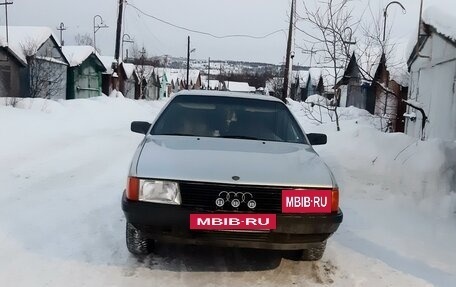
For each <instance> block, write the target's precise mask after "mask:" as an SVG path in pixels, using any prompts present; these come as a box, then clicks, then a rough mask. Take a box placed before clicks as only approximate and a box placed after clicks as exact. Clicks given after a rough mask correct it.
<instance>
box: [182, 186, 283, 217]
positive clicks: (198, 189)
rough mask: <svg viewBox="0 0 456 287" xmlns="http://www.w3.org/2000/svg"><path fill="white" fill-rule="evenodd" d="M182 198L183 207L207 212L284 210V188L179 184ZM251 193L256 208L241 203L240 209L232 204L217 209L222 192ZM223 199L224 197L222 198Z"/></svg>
mask: <svg viewBox="0 0 456 287" xmlns="http://www.w3.org/2000/svg"><path fill="white" fill-rule="evenodd" d="M179 187H180V192H181V196H182V206H187V207H194V208H199V209H202V210H205V211H242V212H248V211H252V212H274V213H280V212H281V210H282V188H279V187H261V186H242V185H220V184H210V183H189V182H181V183H179ZM223 191H225V192H234V193H244V194H246V193H250V194H252V199H253V200H255V202H256V207H255V208H254V209H251V208H249V207H248V206H247V204H246V202H243V203H241V205H240V206H239V207H238V208H233V207H232V205H231V204H230V203H226V204H225V205H224V206H223V207H217V205H216V203H215V201H216V199H217V198H219V197H220V196H219V194H220V193H221V192H223ZM222 197H223V196H222Z"/></svg>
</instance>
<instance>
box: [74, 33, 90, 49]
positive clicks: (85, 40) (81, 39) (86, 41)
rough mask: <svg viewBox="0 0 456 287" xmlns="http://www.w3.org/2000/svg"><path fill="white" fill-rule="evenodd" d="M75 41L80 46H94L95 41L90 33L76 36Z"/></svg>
mask: <svg viewBox="0 0 456 287" xmlns="http://www.w3.org/2000/svg"><path fill="white" fill-rule="evenodd" d="M74 41H75V42H76V45H78V46H93V39H92V37H91V36H90V35H89V34H88V33H85V34H80V33H78V34H76V36H75V37H74Z"/></svg>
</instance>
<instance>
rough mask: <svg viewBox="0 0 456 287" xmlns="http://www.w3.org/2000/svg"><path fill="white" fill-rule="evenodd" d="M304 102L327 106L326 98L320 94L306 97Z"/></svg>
mask: <svg viewBox="0 0 456 287" xmlns="http://www.w3.org/2000/svg"><path fill="white" fill-rule="evenodd" d="M306 103H313V104H318V105H323V106H327V105H328V99H327V98H325V97H322V96H320V95H311V96H309V97H308V98H307V99H306Z"/></svg>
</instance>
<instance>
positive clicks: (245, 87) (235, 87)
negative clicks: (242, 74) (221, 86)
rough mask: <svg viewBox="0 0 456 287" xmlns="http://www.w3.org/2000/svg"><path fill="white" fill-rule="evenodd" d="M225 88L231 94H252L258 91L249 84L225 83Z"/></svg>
mask: <svg viewBox="0 0 456 287" xmlns="http://www.w3.org/2000/svg"><path fill="white" fill-rule="evenodd" d="M225 87H226V89H227V90H228V91H231V92H243V93H250V92H255V91H256V88H255V87H251V86H250V85H249V83H246V82H232V81H225Z"/></svg>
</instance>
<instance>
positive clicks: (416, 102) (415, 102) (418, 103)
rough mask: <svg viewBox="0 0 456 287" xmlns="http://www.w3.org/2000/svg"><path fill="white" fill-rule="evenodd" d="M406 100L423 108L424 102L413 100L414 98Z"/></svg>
mask: <svg viewBox="0 0 456 287" xmlns="http://www.w3.org/2000/svg"><path fill="white" fill-rule="evenodd" d="M405 102H406V103H408V104H411V105H413V106H415V107H417V108H423V104H422V103H420V102H418V101H415V100H412V99H408V100H406V101H405Z"/></svg>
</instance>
